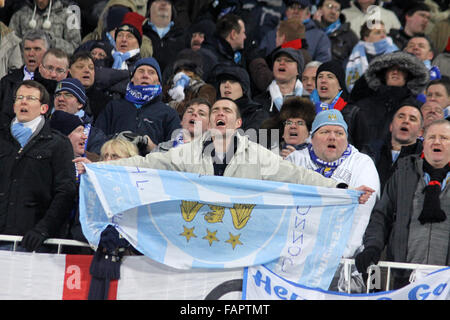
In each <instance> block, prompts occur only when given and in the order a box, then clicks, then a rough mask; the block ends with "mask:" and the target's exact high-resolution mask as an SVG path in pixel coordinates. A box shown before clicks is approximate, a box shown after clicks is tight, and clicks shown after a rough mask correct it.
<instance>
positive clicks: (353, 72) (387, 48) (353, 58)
mask: <svg viewBox="0 0 450 320" xmlns="http://www.w3.org/2000/svg"><path fill="white" fill-rule="evenodd" d="M398 50H399V49H398V47H397V46H396V45H395V44H394V42H393V41H392V38H391V37H386V38H384V39H383V40H380V41H377V42H366V41H359V42H358V43H357V44H356V46H355V47H354V48H353V50H352V53H351V54H350V57H349V58H348V62H347V67H346V69H345V81H346V84H347V89H348V91H349V92H350V91H351V90H352V89H353V86H354V85H355V82H356V81H357V80H358V79H359V78H361V76H362V75H363V74H364V72H366V70H367V68H368V67H369V61H368V60H367V54H370V55H374V56H379V55H381V54H385V53H391V52H394V51H398Z"/></svg>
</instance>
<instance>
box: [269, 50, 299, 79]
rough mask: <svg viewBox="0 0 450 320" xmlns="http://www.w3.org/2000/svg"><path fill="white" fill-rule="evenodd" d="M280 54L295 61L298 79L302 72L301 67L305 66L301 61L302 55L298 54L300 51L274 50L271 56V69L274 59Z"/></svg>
mask: <svg viewBox="0 0 450 320" xmlns="http://www.w3.org/2000/svg"><path fill="white" fill-rule="evenodd" d="M281 54H285V55H287V56H289V57H291V59H293V60H295V62H297V70H298V76H299V77H300V76H301V74H302V72H303V67H304V65H305V62H304V60H303V55H302V53H301V52H300V50H297V49H293V48H280V49H278V50H276V51H275V52H274V53H273V54H272V67H273V63H274V62H275V59H276V58H277V57H278V56H279V55H281Z"/></svg>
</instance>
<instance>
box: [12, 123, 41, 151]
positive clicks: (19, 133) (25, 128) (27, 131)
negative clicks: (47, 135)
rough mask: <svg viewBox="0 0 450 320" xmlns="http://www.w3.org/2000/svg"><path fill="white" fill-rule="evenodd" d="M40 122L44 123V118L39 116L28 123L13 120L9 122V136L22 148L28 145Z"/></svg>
mask: <svg viewBox="0 0 450 320" xmlns="http://www.w3.org/2000/svg"><path fill="white" fill-rule="evenodd" d="M41 121H45V119H44V116H39V117H37V118H35V119H34V120H31V121H28V122H19V121H18V120H17V118H15V119H14V120H13V121H12V122H11V134H12V136H13V137H14V138H15V139H16V140H17V142H19V144H20V146H21V147H22V148H23V147H24V146H25V145H26V144H27V143H28V141H29V140H30V138H31V136H32V135H33V133H34V132H35V131H36V129H37V127H38V126H39V124H40V123H41Z"/></svg>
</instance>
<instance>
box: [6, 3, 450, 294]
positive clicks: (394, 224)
mask: <svg viewBox="0 0 450 320" xmlns="http://www.w3.org/2000/svg"><path fill="white" fill-rule="evenodd" d="M0 7H1V9H0V19H1V21H0V35H1V37H0V78H1V80H0V111H1V113H0V162H1V166H0V234H9V235H21V236H23V240H22V242H21V248H22V249H23V250H26V251H45V250H48V248H46V247H45V245H43V242H44V241H45V240H46V239H47V238H49V237H58V238H69V239H76V240H80V241H86V239H85V238H84V236H83V232H82V228H81V226H80V223H79V221H78V217H79V209H78V188H79V180H80V174H82V171H83V167H82V164H81V163H83V162H97V161H111V160H117V159H122V160H118V161H117V162H115V163H118V164H132V165H140V166H149V167H152V168H161V169H170V170H183V171H191V172H197V173H202V174H214V175H219V176H235V177H244V178H245V177H247V178H254V179H270V180H277V181H285V182H292V183H303V184H313V185H321V186H327V187H341V188H342V187H344V188H353V189H358V190H361V191H363V196H362V198H360V203H361V204H360V205H359V208H358V210H357V212H356V213H355V218H354V221H353V227H352V232H351V235H350V239H349V242H348V244H347V247H346V250H345V252H344V257H347V258H355V260H356V268H357V270H358V271H359V272H360V273H362V274H364V273H365V272H366V269H367V267H368V266H369V265H370V264H373V263H377V262H378V261H379V260H380V259H381V258H383V259H387V260H392V261H398V262H411V263H423V264H433V265H450V241H449V239H450V217H449V215H450V195H449V193H450V186H449V185H450V183H449V182H450V180H449V179H450V170H449V162H450V122H449V121H448V120H450V115H449V113H450V6H449V1H448V0H439V1H438V0H435V1H432V0H425V1H395V0H391V1H378V0H353V1H351V0H343V1H339V0H317V1H314V0H283V1H282V0H220V1H218V0H215V1H213V0H195V1H194V0H192V1H181V0H180V1H177V0H148V1H147V0H109V1H106V0H103V1H81V0H80V1H69V0H22V1H8V0H6V1H0ZM227 130H231V133H232V134H231V135H228V134H225V132H226V131H227ZM211 132H213V133H211ZM217 133H219V134H223V137H222V138H220V139H219V138H218V137H217V136H215V135H214V134H217ZM208 139H209V140H208ZM219 140H220V142H221V143H220V144H219V143H218V141H219ZM208 141H209V142H208ZM211 141H213V143H211ZM189 145H192V148H191V147H189ZM188 148H191V149H192V150H191V149H188ZM194 149H195V152H194V151H193V150H194ZM180 150H181V151H180ZM187 150H191V151H189V152H193V157H195V156H198V155H200V158H199V159H198V163H197V165H195V164H191V163H189V164H183V165H174V163H173V161H172V160H173V159H172V158H173V157H178V154H179V153H180V152H183V151H184V152H187ZM207 151H208V152H209V154H205V153H207ZM249 154H255V155H257V158H258V161H257V162H256V163H251V164H250V163H245V161H244V163H242V162H240V163H236V161H234V160H233V159H236V158H240V159H241V160H242V159H247V158H251V156H250V155H249ZM241 155H243V156H242V157H241ZM233 161H234V162H233ZM255 167H257V168H255ZM266 167H271V168H274V167H276V168H277V169H276V170H272V171H273V172H271V173H270V174H268V173H267V172H264V168H266ZM205 168H206V169H205ZM300 168H301V169H300ZM108 230H111V229H107V230H106V231H108ZM114 232H115V231H111V234H112V235H113V237H115V236H118V235H116V234H115V233H114ZM111 234H110V236H111ZM0 247H1V248H6V247H8V244H6V243H1V242H0ZM135 253H136V252H135ZM408 277H409V275H408V274H406V273H404V272H403V273H402V272H398V273H397V274H396V278H395V279H396V283H395V286H396V287H401V286H403V285H405V284H406V283H407V279H408ZM339 279H340V277H339V275H337V277H336V279H335V280H336V281H334V284H333V286H334V287H333V288H334V289H337V290H340V289H341V283H340V280H339Z"/></svg>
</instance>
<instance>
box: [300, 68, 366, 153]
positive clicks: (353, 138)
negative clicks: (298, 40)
mask: <svg viewBox="0 0 450 320" xmlns="http://www.w3.org/2000/svg"><path fill="white" fill-rule="evenodd" d="M309 98H310V99H311V102H312V103H314V105H315V108H316V113H319V112H322V111H324V110H329V109H336V110H339V111H340V112H341V113H342V115H343V117H344V120H345V122H346V123H347V126H348V139H349V143H350V144H352V145H353V146H355V147H356V148H357V149H358V150H360V151H362V152H364V153H368V154H370V152H371V151H370V150H369V147H368V142H369V132H368V130H367V125H366V119H365V117H363V116H362V113H361V112H360V111H359V107H357V106H356V105H355V104H352V103H348V91H347V87H346V85H345V72H344V69H343V67H342V66H341V64H340V63H339V62H337V61H328V62H325V63H322V64H321V65H320V66H319V68H318V69H317V73H316V89H314V90H313V91H312V93H311V95H310V96H309Z"/></svg>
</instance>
